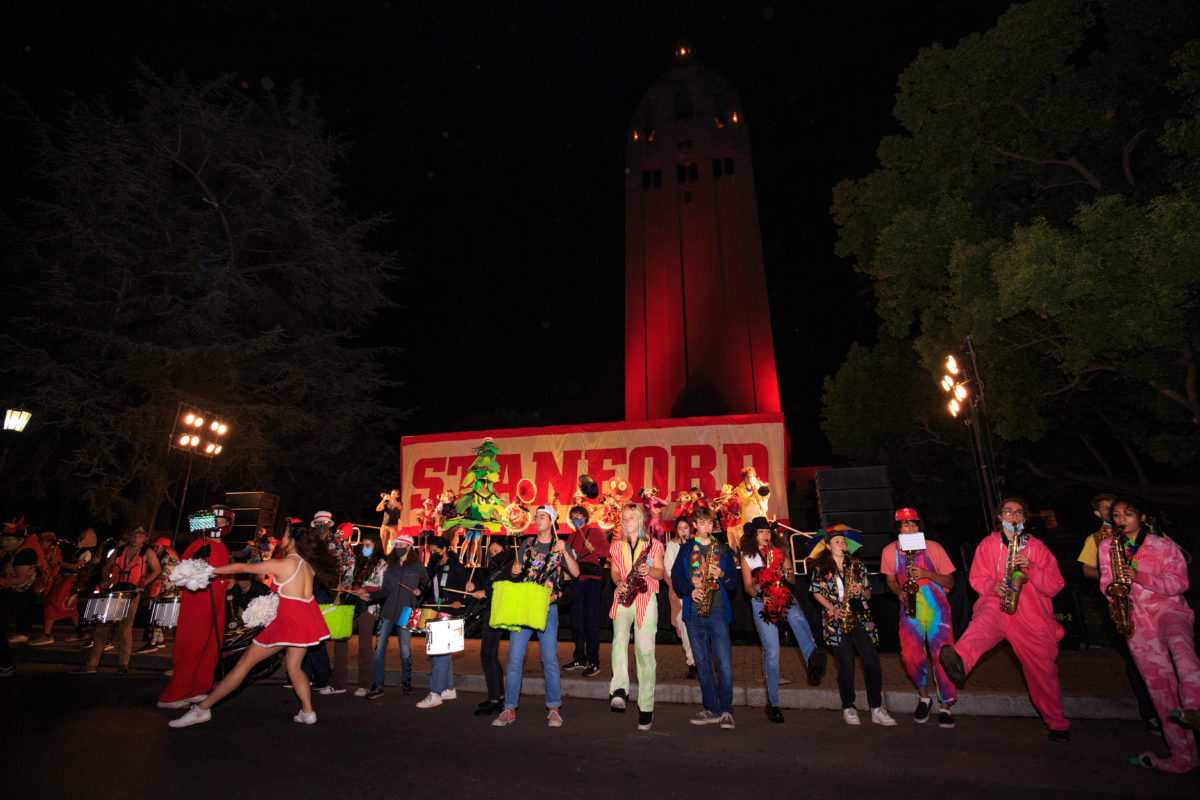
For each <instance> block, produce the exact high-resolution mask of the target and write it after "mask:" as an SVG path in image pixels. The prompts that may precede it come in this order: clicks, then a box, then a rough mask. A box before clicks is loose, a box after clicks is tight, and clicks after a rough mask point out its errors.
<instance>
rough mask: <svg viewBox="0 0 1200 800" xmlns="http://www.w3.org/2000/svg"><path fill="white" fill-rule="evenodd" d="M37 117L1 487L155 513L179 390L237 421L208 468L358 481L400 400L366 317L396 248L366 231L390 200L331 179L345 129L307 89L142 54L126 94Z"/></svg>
mask: <svg viewBox="0 0 1200 800" xmlns="http://www.w3.org/2000/svg"><path fill="white" fill-rule="evenodd" d="M27 116H28V117H31V116H32V115H31V114H30V115H27ZM31 130H32V137H31V138H32V141H33V144H32V147H31V153H30V156H31V160H32V164H33V171H34V175H35V180H36V187H37V188H36V189H35V192H34V194H35V196H34V197H33V198H31V199H30V200H29V201H28V202H27V203H25V204H24V205H23V206H22V208H21V210H20V211H19V212H18V214H17V217H18V218H17V219H11V218H9V219H6V220H5V223H6V227H7V233H8V236H7V237H6V238H7V240H8V241H7V244H8V248H9V253H8V256H7V261H8V271H9V272H10V274H11V279H10V280H11V285H12V286H13V287H15V289H14V291H12V292H11V293H10V295H9V297H8V298H7V299H6V303H5V305H6V310H7V312H8V319H7V324H6V325H5V328H4V330H3V334H2V336H3V339H2V340H0V342H2V346H3V348H4V352H5V359H4V361H3V364H2V366H0V369H2V370H3V376H4V381H3V384H4V388H3V394H4V396H5V399H6V400H7V401H9V402H18V401H19V402H22V403H24V404H25V406H26V407H27V408H29V409H30V410H31V411H33V412H34V423H33V424H31V426H30V430H29V431H27V434H26V436H27V437H28V438H27V439H26V440H24V441H23V442H22V450H21V453H20V455H21V461H20V463H19V464H18V463H17V462H16V459H14V458H10V459H9V462H8V464H7V471H8V474H6V475H5V482H6V485H7V486H8V488H9V492H10V493H9V497H7V498H6V500H8V501H9V502H10V503H11V502H12V501H13V499H14V495H18V496H19V498H20V500H21V501H22V502H30V501H31V500H33V499H36V498H42V499H45V500H48V501H49V502H50V503H63V504H65V505H66V506H68V507H70V506H71V505H72V504H74V503H76V502H80V501H82V502H83V503H84V504H85V505H86V510H87V512H88V513H89V514H91V515H94V516H95V517H97V518H100V519H103V520H114V519H121V520H125V521H131V522H132V521H137V522H139V523H142V524H147V523H153V522H155V521H157V519H156V518H157V515H158V512H159V510H160V508H161V507H162V506H163V504H164V501H169V500H170V498H171V497H172V496H173V494H174V489H173V487H172V483H173V482H174V481H177V480H178V478H179V475H180V473H181V472H182V469H183V467H182V464H181V463H180V462H179V458H178V456H175V457H171V456H170V454H169V452H168V448H167V441H168V436H169V433H170V430H171V426H172V421H173V418H174V415H175V412H176V409H177V407H178V403H179V402H181V401H186V402H190V403H194V404H196V405H198V406H199V407H201V408H204V409H207V410H209V411H211V412H213V413H217V414H220V415H222V416H223V417H224V418H225V419H227V420H228V421H229V424H230V426H231V432H230V434H229V435H228V446H227V448H226V450H225V452H224V453H223V454H222V455H221V456H219V457H218V458H217V459H215V460H214V461H213V462H212V464H211V465H209V466H208V468H207V469H206V470H204V471H203V473H202V474H205V475H207V476H209V478H210V479H211V481H212V488H223V489H245V488H252V489H263V490H267V491H272V492H277V493H280V494H283V495H284V496H285V498H288V497H290V498H294V499H295V500H297V501H302V502H304V503H320V504H326V505H330V506H333V505H336V504H337V503H339V502H341V503H344V504H348V503H350V502H352V497H351V496H352V495H353V494H354V493H361V492H364V491H365V492H366V496H371V497H373V496H374V494H375V492H376V491H377V484H378V481H379V480H380V477H379V475H380V474H381V473H380V470H381V469H386V468H387V467H389V466H390V467H391V468H393V469H394V466H393V464H394V462H392V463H389V457H394V453H392V452H391V448H390V447H389V446H388V445H387V444H386V441H385V438H384V437H383V436H381V434H383V433H384V432H385V431H386V428H387V426H388V425H389V424H390V423H391V422H392V421H394V419H395V418H396V416H397V414H396V412H394V411H392V410H390V409H389V408H387V406H386V405H385V404H384V403H383V402H381V398H384V397H385V393H386V392H387V390H388V389H389V388H391V387H390V386H389V385H388V384H387V383H386V382H385V380H384V379H383V377H382V374H381V370H380V366H379V364H380V359H381V357H382V355H383V353H382V352H381V351H379V350H377V349H375V347H374V346H375V345H376V344H377V343H375V342H364V341H363V340H362V338H361V337H362V336H363V334H364V332H365V331H367V330H368V327H369V326H370V325H371V324H372V322H373V321H374V320H375V318H376V317H377V315H379V314H380V313H381V312H384V311H386V310H388V308H389V303H388V301H387V300H386V298H385V295H384V293H383V288H384V285H385V282H386V281H387V280H389V278H390V277H391V276H392V275H393V273H394V264H393V260H392V258H391V257H390V256H387V255H384V254H380V253H377V252H373V251H372V250H371V249H370V248H369V247H368V246H367V244H366V243H365V240H366V238H367V237H368V235H369V234H370V233H371V232H372V230H374V229H375V228H377V227H378V226H379V225H381V224H382V223H383V222H384V221H385V220H384V219H383V218H382V217H372V218H369V219H357V218H355V217H354V216H352V215H351V214H350V213H348V211H347V209H346V208H345V207H344V206H343V204H342V203H341V201H340V200H339V199H338V191H339V188H340V187H339V183H338V179H337V175H336V172H335V169H336V167H337V164H338V162H339V161H340V160H341V159H343V158H344V157H345V155H346V152H345V151H346V148H345V146H344V145H343V144H342V143H341V142H339V141H338V139H337V137H336V136H335V135H334V134H332V133H331V132H330V131H329V130H328V128H327V126H326V125H325V123H324V121H323V120H322V119H321V116H320V114H319V112H318V109H317V106H316V103H315V101H314V99H313V98H312V97H311V96H308V95H306V94H305V93H304V92H303V91H301V90H300V89H299V88H292V89H291V90H288V91H286V92H280V93H278V94H277V93H276V92H274V91H272V90H271V87H264V88H263V90H262V91H260V92H257V93H251V92H248V91H244V90H242V89H239V88H237V86H236V85H235V84H234V82H233V81H232V80H229V79H227V78H219V79H217V80H213V81H211V82H207V83H194V82H192V81H190V80H188V79H187V78H185V77H177V78H176V79H174V80H171V81H164V80H161V79H159V78H157V77H155V76H153V75H151V74H148V73H143V75H142V77H141V78H140V79H139V80H138V81H136V82H135V83H134V84H133V91H132V95H131V97H129V98H128V99H127V100H125V101H123V107H122V109H121V111H120V112H118V111H116V110H114V108H113V107H112V106H111V105H110V104H109V103H107V102H105V101H102V100H94V99H92V100H86V99H74V100H72V101H71V102H70V104H69V107H68V108H67V110H66V113H65V115H64V116H63V118H62V120H61V123H58V124H55V125H51V124H46V123H43V122H41V121H39V120H31ZM368 345H370V346H368ZM387 396H388V397H389V398H390V397H391V396H392V395H390V394H387ZM198 466H199V465H198ZM14 473H19V474H14ZM18 477H19V478H20V480H18ZM359 496H362V495H361V494H360V495H359Z"/></svg>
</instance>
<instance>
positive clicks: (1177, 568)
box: [1100, 534, 1200, 772]
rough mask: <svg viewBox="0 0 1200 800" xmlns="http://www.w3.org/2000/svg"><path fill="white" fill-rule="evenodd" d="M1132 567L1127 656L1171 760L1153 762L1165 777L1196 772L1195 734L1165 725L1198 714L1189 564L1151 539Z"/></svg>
mask: <svg viewBox="0 0 1200 800" xmlns="http://www.w3.org/2000/svg"><path fill="white" fill-rule="evenodd" d="M1112 541H1113V540H1112V539H1111V538H1109V539H1105V540H1104V541H1103V542H1101V543H1100V588H1101V590H1104V589H1107V588H1108V585H1109V584H1110V583H1112V558H1111V556H1110V555H1109V551H1110V550H1111V549H1112ZM1133 563H1134V565H1135V566H1136V568H1137V578H1136V579H1135V580H1134V582H1133V586H1132V587H1130V588H1131V591H1130V594H1129V596H1130V598H1131V599H1132V601H1133V614H1132V616H1133V624H1134V631H1133V635H1132V636H1130V637H1129V652H1130V653H1131V654H1132V655H1133V663H1135V664H1137V668H1138V671H1139V672H1141V673H1142V678H1143V679H1145V681H1146V688H1147V689H1149V690H1150V698H1151V699H1152V700H1153V701H1154V709H1155V711H1157V712H1158V718H1159V719H1161V720H1162V721H1163V736H1164V737H1165V738H1166V740H1167V746H1168V747H1170V748H1171V757H1170V758H1157V757H1154V756H1153V755H1152V756H1151V758H1152V760H1153V761H1154V766H1155V767H1157V768H1158V769H1161V770H1163V771H1165V772H1188V771H1189V770H1193V769H1195V768H1196V767H1197V766H1200V756H1197V753H1196V737H1195V734H1193V733H1192V732H1191V731H1189V730H1187V729H1186V728H1182V727H1180V726H1179V725H1176V724H1174V723H1172V722H1169V721H1168V715H1169V714H1170V713H1171V711H1172V709H1176V708H1200V659H1198V658H1196V644H1195V640H1194V639H1193V634H1192V631H1193V627H1192V626H1193V624H1194V621H1195V615H1194V614H1193V613H1192V610H1191V609H1190V608H1189V607H1188V604H1187V602H1186V601H1185V600H1184V599H1183V593H1184V592H1186V591H1187V588H1188V577H1187V563H1186V562H1185V561H1184V557H1183V553H1182V552H1181V551H1180V549H1179V546H1178V545H1176V544H1175V543H1174V542H1172V541H1171V540H1170V539H1165V538H1163V537H1161V536H1154V535H1152V534H1151V535H1147V536H1146V539H1145V541H1143V542H1142V546H1141V547H1140V548H1138V552H1137V554H1136V555H1135V556H1134V558H1133ZM1172 661H1173V662H1174V664H1173V665H1172Z"/></svg>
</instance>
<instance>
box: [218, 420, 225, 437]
mask: <svg viewBox="0 0 1200 800" xmlns="http://www.w3.org/2000/svg"><path fill="white" fill-rule="evenodd" d="M226 430H228V428H226V427H225V423H224V422H222V423H221V424H220V425H218V426H217V435H218V436H224V435H225V431H226Z"/></svg>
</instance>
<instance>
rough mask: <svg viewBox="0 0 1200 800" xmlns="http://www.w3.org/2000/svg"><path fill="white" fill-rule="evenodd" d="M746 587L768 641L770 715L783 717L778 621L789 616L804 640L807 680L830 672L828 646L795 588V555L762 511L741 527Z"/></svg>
mask: <svg viewBox="0 0 1200 800" xmlns="http://www.w3.org/2000/svg"><path fill="white" fill-rule="evenodd" d="M741 547H742V566H741V570H742V588H744V589H745V590H746V594H747V595H749V596H750V598H751V600H750V605H751V607H752V609H753V611H754V627H755V628H757V629H758V638H759V641H761V642H762V646H763V666H764V668H765V671H766V674H767V719H769V720H770V721H771V722H776V723H779V722H783V712H782V711H780V710H779V626H780V625H781V624H782V623H784V622H786V623H787V625H788V627H789V628H791V629H792V634H793V635H794V636H795V637H796V641H797V642H798V643H799V644H800V651H801V652H802V653H804V660H805V663H806V664H807V667H808V683H809V685H810V686H817V685H819V684H820V683H821V678H822V677H824V675H825V661H826V658H825V651H824V650H822V649H821V648H819V647H817V643H816V642H814V641H813V635H812V629H811V628H810V627H809V626H808V620H806V619H805V618H804V612H803V611H801V610H800V606H799V604H798V603H797V602H796V596H795V595H794V594H792V588H791V585H792V584H794V583H795V582H796V575H795V573H794V572H792V560H791V559H790V558H788V556H787V555H786V554H785V553H784V552H783V537H782V536H780V535H779V534H777V533H775V532H774V531H772V530H771V525H770V523H768V522H767V520H766V519H765V518H763V517H758V518H757V519H752V520H750V521H749V522H747V523H746V524H745V526H744V527H743V530H742V544H741Z"/></svg>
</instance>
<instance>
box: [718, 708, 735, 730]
mask: <svg viewBox="0 0 1200 800" xmlns="http://www.w3.org/2000/svg"><path fill="white" fill-rule="evenodd" d="M720 722H721V727H722V728H724V729H725V730H727V731H731V730H733V728H734V725H733V714H730V713H729V712H728V711H726V712H725V713H724V714H722V715H721V720H720Z"/></svg>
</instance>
